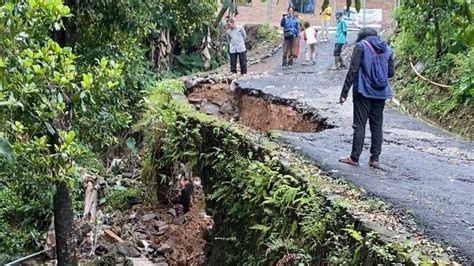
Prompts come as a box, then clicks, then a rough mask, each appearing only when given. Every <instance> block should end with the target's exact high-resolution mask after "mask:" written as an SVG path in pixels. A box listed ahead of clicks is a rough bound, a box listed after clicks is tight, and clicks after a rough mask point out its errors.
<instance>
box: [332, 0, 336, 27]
mask: <svg viewBox="0 0 474 266" xmlns="http://www.w3.org/2000/svg"><path fill="white" fill-rule="evenodd" d="M336 12H337V0H334V8H333V9H332V20H333V21H334V24H336V18H335V17H336V16H334V15H335V14H336Z"/></svg>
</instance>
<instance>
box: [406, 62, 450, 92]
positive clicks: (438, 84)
mask: <svg viewBox="0 0 474 266" xmlns="http://www.w3.org/2000/svg"><path fill="white" fill-rule="evenodd" d="M410 66H411V69H413V72H415V74H416V75H417V76H418V77H419V78H421V79H422V80H424V81H426V82H428V83H430V84H432V85H435V86H438V87H441V88H445V89H449V88H452V87H453V86H449V85H444V84H440V83H437V82H434V81H431V80H429V79H427V78H425V77H423V76H422V75H421V74H420V73H418V71H417V70H416V69H415V66H414V65H413V63H412V62H411V59H410Z"/></svg>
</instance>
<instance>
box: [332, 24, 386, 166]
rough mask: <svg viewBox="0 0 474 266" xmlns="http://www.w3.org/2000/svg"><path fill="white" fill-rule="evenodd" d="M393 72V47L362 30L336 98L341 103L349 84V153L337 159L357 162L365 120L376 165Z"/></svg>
mask: <svg viewBox="0 0 474 266" xmlns="http://www.w3.org/2000/svg"><path fill="white" fill-rule="evenodd" d="M394 75H395V65H394V62H393V52H392V49H390V47H388V45H387V43H386V42H385V41H383V40H382V39H380V37H378V36H377V31H376V30H375V29H373V28H370V27H366V28H363V29H361V31H360V32H359V35H358V38H357V42H356V46H355V48H354V51H353V53H352V58H351V64H350V67H349V71H348V72H347V75H346V79H345V82H344V86H343V88H342V92H341V96H340V99H339V102H340V103H341V104H343V103H344V102H345V101H346V99H347V95H348V93H349V90H350V88H351V86H352V88H353V106H354V107H353V108H354V110H353V112H354V118H353V124H352V127H353V128H354V136H353V141H352V153H351V155H350V156H348V157H342V158H340V159H339V161H340V162H342V163H347V164H350V165H359V156H360V154H361V153H362V149H363V148H364V138H365V126H366V124H367V119H368V120H369V125H370V133H371V145H370V159H369V165H370V166H371V167H378V166H379V156H380V153H381V151H382V142H383V131H382V124H383V110H384V106H385V100H386V99H389V98H391V97H392V90H391V88H390V83H389V80H388V79H389V78H391V77H393V76H394Z"/></svg>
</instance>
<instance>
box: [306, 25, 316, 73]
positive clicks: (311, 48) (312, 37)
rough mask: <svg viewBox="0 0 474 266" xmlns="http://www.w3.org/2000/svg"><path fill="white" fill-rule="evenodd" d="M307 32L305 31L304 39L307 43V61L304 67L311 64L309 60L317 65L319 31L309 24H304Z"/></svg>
mask: <svg viewBox="0 0 474 266" xmlns="http://www.w3.org/2000/svg"><path fill="white" fill-rule="evenodd" d="M304 28H305V30H304V31H303V39H304V40H305V41H306V61H305V63H304V65H307V64H308V63H309V60H311V62H312V63H313V65H314V64H316V43H317V38H318V31H317V30H316V29H315V28H314V27H311V25H310V24H309V22H307V21H306V22H305V23H304Z"/></svg>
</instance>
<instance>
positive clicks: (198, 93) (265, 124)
mask: <svg viewBox="0 0 474 266" xmlns="http://www.w3.org/2000/svg"><path fill="white" fill-rule="evenodd" d="M188 101H189V102H190V103H191V104H193V105H194V106H195V107H196V108H197V109H198V110H199V111H201V112H203V113H206V114H209V115H216V116H220V117H222V118H224V119H227V120H230V121H238V122H239V123H240V124H242V125H244V126H247V127H249V128H252V129H254V130H258V131H262V132H267V131H271V130H281V131H291V132H318V131H321V130H324V129H325V128H327V125H326V124H325V122H324V121H321V120H319V119H318V118H317V117H316V116H314V115H313V114H312V113H311V112H309V111H301V110H298V109H297V108H295V107H294V106H292V105H291V103H290V102H281V101H277V100H275V99H268V98H265V97H264V95H255V94H252V92H248V91H241V90H235V91H233V90H232V89H231V86H230V85H228V84H225V83H220V84H201V85H198V86H196V87H195V88H193V89H192V90H191V91H190V93H189V94H188Z"/></svg>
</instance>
